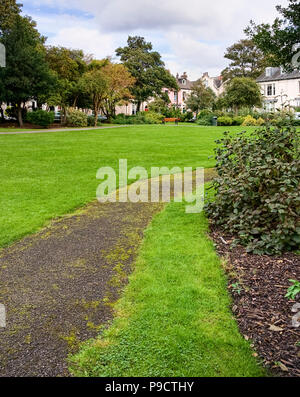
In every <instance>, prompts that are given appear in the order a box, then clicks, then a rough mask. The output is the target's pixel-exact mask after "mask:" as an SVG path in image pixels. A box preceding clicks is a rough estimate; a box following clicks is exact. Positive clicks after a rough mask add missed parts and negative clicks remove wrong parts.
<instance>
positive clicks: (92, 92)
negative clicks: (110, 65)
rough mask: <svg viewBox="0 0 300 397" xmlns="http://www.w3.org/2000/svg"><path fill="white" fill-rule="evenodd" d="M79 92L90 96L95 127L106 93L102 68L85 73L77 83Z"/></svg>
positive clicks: (105, 80) (105, 81) (105, 82)
mask: <svg viewBox="0 0 300 397" xmlns="http://www.w3.org/2000/svg"><path fill="white" fill-rule="evenodd" d="M79 87H80V89H81V92H83V93H85V94H87V95H89V96H90V98H91V100H92V103H93V110H94V116H95V127H97V124H98V115H99V113H100V110H101V108H102V106H103V102H104V98H105V95H106V93H107V88H108V87H107V79H106V76H105V74H104V72H103V68H100V69H98V68H92V69H91V70H89V71H88V72H86V73H85V74H84V75H83V76H82V77H81V79H80V81H79Z"/></svg>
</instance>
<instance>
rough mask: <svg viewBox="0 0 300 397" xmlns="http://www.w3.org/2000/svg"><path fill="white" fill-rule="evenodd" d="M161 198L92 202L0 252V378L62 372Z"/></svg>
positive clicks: (104, 321)
mask: <svg viewBox="0 0 300 397" xmlns="http://www.w3.org/2000/svg"><path fill="white" fill-rule="evenodd" d="M160 209H161V204H131V203H106V204H101V205H100V204H99V203H98V202H96V203H92V204H90V205H89V206H88V207H87V208H86V209H85V210H84V211H81V213H78V214H76V215H73V216H69V217H65V218H63V219H62V220H59V221H56V222H53V223H52V225H50V226H49V227H47V228H45V229H43V230H42V231H41V232H39V233H37V234H35V235H33V236H30V237H27V238H25V239H23V240H22V241H21V242H18V243H16V244H14V245H13V246H10V247H8V248H5V249H3V250H1V251H0V280H1V282H0V302H1V303H2V304H4V305H5V307H6V310H7V327H6V328H0V376H2V377H3V376H9V377H12V376H22V377H28V376H34V377H50V376H51V377H53V376H54V377H56V376H68V375H69V372H68V365H67V356H68V354H69V353H74V352H75V351H77V350H78V348H79V344H80V342H81V341H86V340H87V339H89V338H92V337H95V336H96V335H97V334H99V332H101V329H102V327H103V326H107V325H108V324H109V321H110V320H111V319H112V305H111V304H112V303H113V302H115V301H116V300H117V299H118V297H119V295H120V292H121V291H122V289H123V287H124V285H125V284H126V281H127V276H128V273H129V272H130V270H131V264H132V263H133V261H134V259H135V257H136V253H137V249H138V247H139V245H140V242H141V240H142V236H143V230H144V229H145V227H146V226H147V225H148V223H149V222H150V220H151V219H152V217H153V215H154V214H155V213H156V212H158V211H159V210H160Z"/></svg>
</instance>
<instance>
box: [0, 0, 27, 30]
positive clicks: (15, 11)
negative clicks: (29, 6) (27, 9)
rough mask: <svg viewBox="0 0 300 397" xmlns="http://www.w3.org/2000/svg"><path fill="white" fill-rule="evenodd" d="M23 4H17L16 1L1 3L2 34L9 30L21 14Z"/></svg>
mask: <svg viewBox="0 0 300 397" xmlns="http://www.w3.org/2000/svg"><path fill="white" fill-rule="evenodd" d="M22 6H23V4H20V3H17V2H16V0H1V2H0V34H1V32H2V33H3V32H4V31H5V30H6V29H9V28H10V27H11V26H12V25H13V23H14V18H15V16H16V15H19V14H20V12H21V7H22Z"/></svg>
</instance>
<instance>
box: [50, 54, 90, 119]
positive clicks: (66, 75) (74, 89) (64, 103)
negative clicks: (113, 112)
mask: <svg viewBox="0 0 300 397" xmlns="http://www.w3.org/2000/svg"><path fill="white" fill-rule="evenodd" d="M46 60H47V62H48V64H49V66H50V69H51V70H52V71H53V72H54V73H55V75H56V78H57V87H56V91H55V93H54V94H53V95H52V96H51V97H50V98H48V100H47V102H48V103H49V104H53V105H54V104H55V105H60V106H61V108H62V113H63V117H62V121H63V122H64V121H65V120H66V113H67V111H66V110H67V108H68V107H69V106H74V107H75V106H76V105H77V104H78V102H79V100H80V102H86V101H84V98H82V95H81V94H82V90H81V89H80V87H79V85H78V82H79V80H80V78H81V77H82V76H83V74H84V73H85V72H86V71H87V68H88V65H87V60H86V58H85V55H84V53H83V51H81V50H73V49H69V48H65V47H55V46H48V47H46ZM44 100H45V98H44ZM84 104H86V105H88V103H84ZM83 107H84V106H83Z"/></svg>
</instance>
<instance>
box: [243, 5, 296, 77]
mask: <svg viewBox="0 0 300 397" xmlns="http://www.w3.org/2000/svg"><path fill="white" fill-rule="evenodd" d="M276 9H277V11H278V12H279V13H280V14H281V17H278V18H276V19H275V21H274V22H273V24H271V25H270V24H265V23H263V24H260V25H256V24H255V23H254V22H253V21H250V26H248V27H247V28H246V30H245V33H246V34H247V35H248V37H250V38H251V39H252V40H253V42H254V43H255V45H257V47H258V48H260V49H261V50H262V52H263V53H264V54H265V55H267V56H268V57H269V64H270V66H284V68H285V69H286V70H289V71H291V70H293V69H295V68H297V69H298V70H299V69H300V62H299V57H298V62H297V63H296V65H294V66H293V65H292V64H291V63H292V59H293V57H294V56H295V57H296V58H297V55H296V54H297V53H298V51H299V48H297V45H299V40H300V3H299V1H298V0H289V4H288V7H286V8H284V7H282V6H277V7H276ZM296 60H297V59H296Z"/></svg>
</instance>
